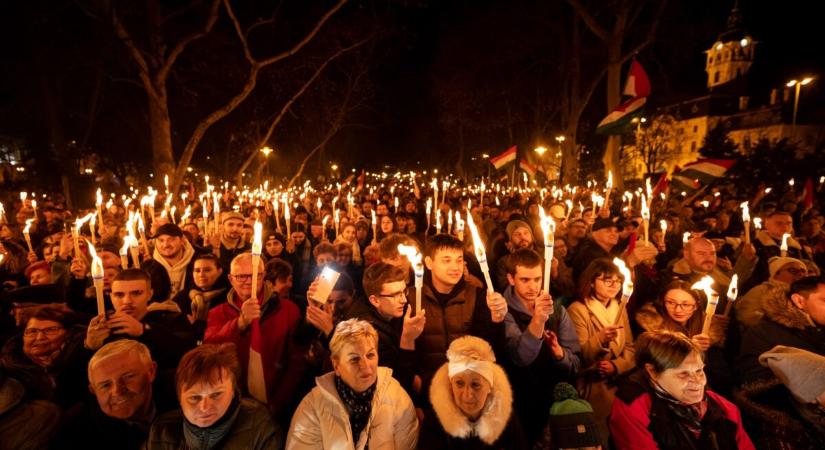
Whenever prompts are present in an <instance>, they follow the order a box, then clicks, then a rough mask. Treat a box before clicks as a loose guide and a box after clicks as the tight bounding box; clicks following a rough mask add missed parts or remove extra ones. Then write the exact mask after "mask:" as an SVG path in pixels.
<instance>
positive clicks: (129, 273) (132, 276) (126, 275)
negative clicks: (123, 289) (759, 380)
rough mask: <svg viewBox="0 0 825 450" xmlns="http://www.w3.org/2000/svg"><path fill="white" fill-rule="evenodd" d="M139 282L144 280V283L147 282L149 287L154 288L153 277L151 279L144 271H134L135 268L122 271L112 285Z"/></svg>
mask: <svg viewBox="0 0 825 450" xmlns="http://www.w3.org/2000/svg"><path fill="white" fill-rule="evenodd" d="M137 280H143V281H145V282H146V284H148V285H149V287H152V277H150V276H149V274H148V273H146V271H145V270H143V269H134V268H132V269H126V270H122V271H120V273H118V274H117V275H115V278H114V279H113V280H112V283H114V282H115V281H137Z"/></svg>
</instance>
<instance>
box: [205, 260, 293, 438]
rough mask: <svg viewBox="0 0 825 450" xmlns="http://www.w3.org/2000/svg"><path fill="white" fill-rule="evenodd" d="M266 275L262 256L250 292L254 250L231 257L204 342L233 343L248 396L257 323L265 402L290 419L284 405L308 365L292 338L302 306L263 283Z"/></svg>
mask: <svg viewBox="0 0 825 450" xmlns="http://www.w3.org/2000/svg"><path fill="white" fill-rule="evenodd" d="M257 258H260V257H257ZM264 275H265V274H264V264H263V261H260V263H259V264H258V276H257V283H258V284H257V287H256V290H255V293H256V295H255V297H252V254H251V253H243V254H240V255H238V256H236V257H235V258H234V259H233V260H232V263H231V265H230V271H229V282H230V284H231V285H232V289H230V290H229V293H228V294H227V298H226V303H223V304H221V305H218V306H216V307H214V308H212V309H211V310H210V311H209V318H208V319H207V325H206V334H205V336H204V342H206V343H210V344H221V343H224V342H231V343H233V344H235V349H236V351H237V352H238V359H239V360H240V363H241V369H242V372H243V373H242V377H241V379H240V380H238V385H239V386H242V387H243V390H244V394H245V395H246V396H249V392H248V383H247V379H246V378H247V373H246V372H247V368H248V367H249V353H250V352H249V348H250V343H251V338H252V335H253V332H252V329H253V328H254V327H257V328H258V329H257V330H256V332H259V333H260V337H261V347H260V357H261V362H262V366H263V378H264V381H265V386H266V389H267V392H266V397H267V406H268V407H269V410H270V412H272V413H273V414H274V415H275V416H276V418H277V419H279V420H281V421H282V422H283V423H289V418H290V417H289V414H288V411H286V410H285V409H286V408H287V407H288V406H289V404H290V402H291V400H292V396H293V394H294V392H295V390H296V387H297V385H298V383H299V381H300V377H301V374H302V372H303V370H304V365H305V361H304V354H305V351H304V349H303V347H301V346H299V345H298V344H297V343H296V342H295V339H293V336H294V335H295V331H296V328H297V327H298V324H299V323H300V321H301V312H300V310H299V309H298V307H297V306H295V304H294V303H292V302H291V301H290V300H289V299H286V298H281V296H280V295H278V292H276V291H274V290H273V289H271V288H270V286H269V285H268V284H266V283H264ZM256 323H257V325H256ZM282 414H283V415H282Z"/></svg>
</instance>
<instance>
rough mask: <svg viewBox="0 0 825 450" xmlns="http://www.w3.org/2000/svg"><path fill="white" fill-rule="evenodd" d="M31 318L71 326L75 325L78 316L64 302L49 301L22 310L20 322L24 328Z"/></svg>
mask: <svg viewBox="0 0 825 450" xmlns="http://www.w3.org/2000/svg"><path fill="white" fill-rule="evenodd" d="M31 319H37V320H51V321H53V322H57V323H59V324H61V325H63V326H64V327H69V326H71V325H74V323H75V321H76V320H77V317H76V316H75V313H74V311H72V310H71V309H69V307H68V306H66V305H64V304H63V303H47V304H45V305H38V306H34V307H31V308H26V309H24V310H23V311H22V314H21V321H20V323H21V325H22V326H23V328H25V327H26V324H28V323H29V320H31Z"/></svg>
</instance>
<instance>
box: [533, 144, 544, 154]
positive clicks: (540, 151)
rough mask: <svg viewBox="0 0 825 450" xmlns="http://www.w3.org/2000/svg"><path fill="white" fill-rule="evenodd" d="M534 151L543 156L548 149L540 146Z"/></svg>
mask: <svg viewBox="0 0 825 450" xmlns="http://www.w3.org/2000/svg"><path fill="white" fill-rule="evenodd" d="M533 151H534V152H536V153H538V155H539V156H542V155H544V153H545V152H547V147H543V146H538V147H536V148H535V149H534V150H533Z"/></svg>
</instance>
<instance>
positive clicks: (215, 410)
mask: <svg viewBox="0 0 825 450" xmlns="http://www.w3.org/2000/svg"><path fill="white" fill-rule="evenodd" d="M220 370H221V376H220V377H215V379H213V380H211V381H202V382H199V383H195V384H194V385H192V386H189V387H187V388H186V389H185V390H183V391H182V392H181V393H180V407H181V410H182V411H183V415H184V416H185V417H186V420H188V421H189V422H191V423H192V424H193V425H196V426H198V427H200V428H206V427H209V426H212V424H214V423H215V422H217V421H218V419H220V418H221V417H223V415H224V414H226V411H227V410H228V409H229V406H230V405H231V404H232V398H233V397H234V395H235V393H234V389H233V388H232V374H230V372H229V371H228V370H226V369H223V368H222V369H220Z"/></svg>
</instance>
